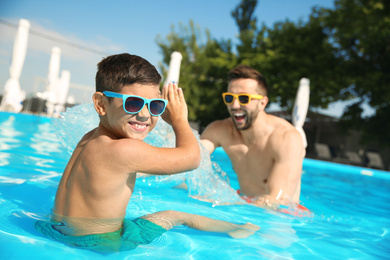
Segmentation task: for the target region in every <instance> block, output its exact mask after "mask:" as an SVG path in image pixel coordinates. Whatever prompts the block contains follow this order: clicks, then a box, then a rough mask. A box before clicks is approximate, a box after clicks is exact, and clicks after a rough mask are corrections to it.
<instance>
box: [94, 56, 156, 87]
mask: <svg viewBox="0 0 390 260" xmlns="http://www.w3.org/2000/svg"><path fill="white" fill-rule="evenodd" d="M160 81H161V75H160V74H159V73H158V72H157V70H156V68H155V67H154V66H153V65H152V64H150V63H149V62H148V61H147V60H145V59H144V58H142V57H140V56H137V55H131V54H128V53H122V54H117V55H112V56H108V57H106V58H104V59H103V60H102V61H101V62H99V63H98V71H97V73H96V78H95V84H96V91H97V92H103V91H106V90H108V91H113V92H120V91H121V89H122V87H123V86H125V85H131V84H135V83H138V84H142V85H146V84H152V85H153V84H154V85H159V84H160Z"/></svg>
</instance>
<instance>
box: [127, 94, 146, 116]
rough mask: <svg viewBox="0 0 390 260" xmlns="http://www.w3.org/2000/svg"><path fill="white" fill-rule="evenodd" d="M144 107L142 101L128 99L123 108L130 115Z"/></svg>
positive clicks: (134, 98) (135, 98) (133, 98)
mask: <svg viewBox="0 0 390 260" xmlns="http://www.w3.org/2000/svg"><path fill="white" fill-rule="evenodd" d="M143 106H144V101H143V100H142V99H140V98H137V97H128V98H127V99H126V103H125V108H126V110H127V111H128V112H130V113H137V112H139V111H140V110H141V108H142V107H143Z"/></svg>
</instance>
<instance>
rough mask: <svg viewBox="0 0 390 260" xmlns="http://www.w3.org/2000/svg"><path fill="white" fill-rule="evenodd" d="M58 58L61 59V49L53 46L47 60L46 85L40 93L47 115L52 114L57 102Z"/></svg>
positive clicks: (58, 81) (58, 82)
mask: <svg viewBox="0 0 390 260" xmlns="http://www.w3.org/2000/svg"><path fill="white" fill-rule="evenodd" d="M60 60H61V49H60V48H58V47H53V48H52V49H51V56H50V62H49V72H48V74H47V85H46V90H45V92H44V93H43V94H41V95H40V97H42V98H43V99H46V101H47V102H46V108H47V114H48V116H52V115H53V114H54V109H55V108H54V106H55V104H56V103H57V88H58V85H59V84H60V80H59V73H60Z"/></svg>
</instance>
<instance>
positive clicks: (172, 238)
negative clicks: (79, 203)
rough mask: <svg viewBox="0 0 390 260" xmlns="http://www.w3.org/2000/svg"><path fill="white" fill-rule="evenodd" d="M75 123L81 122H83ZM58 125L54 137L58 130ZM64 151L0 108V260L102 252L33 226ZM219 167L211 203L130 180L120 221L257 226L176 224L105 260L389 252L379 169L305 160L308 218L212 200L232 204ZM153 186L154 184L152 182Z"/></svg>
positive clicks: (219, 154)
mask: <svg viewBox="0 0 390 260" xmlns="http://www.w3.org/2000/svg"><path fill="white" fill-rule="evenodd" d="M83 120H84V123H83V124H84V125H87V124H89V122H85V119H83ZM91 124H93V122H91ZM61 127H62V126H60V128H61ZM69 127H71V128H70V130H69V131H70V133H73V137H74V139H77V138H76V137H77V136H78V135H79V133H76V132H72V131H76V130H77V129H75V128H74V126H73V128H72V126H70V125H69ZM57 130H58V126H57ZM67 131H68V130H66V131H65V133H64V136H68V134H69V132H68V133H67V134H66V132H67ZM73 137H72V136H68V137H67V138H68V139H66V141H67V143H68V146H71V144H72V142H73V141H72V138H73ZM76 142H77V141H76ZM69 157H70V153H69V151H68V149H67V148H66V147H64V146H63V144H62V143H61V140H60V138H59V137H58V133H57V134H56V133H55V131H54V130H53V122H52V121H51V119H49V118H46V117H39V116H34V115H24V114H12V113H5V112H0V166H1V167H0V257H1V258H2V259H20V258H39V259H69V258H70V259H90V258H93V259H99V258H103V257H104V258H105V257H106V256H105V255H101V254H98V253H95V252H91V251H87V250H82V249H77V248H73V247H69V246H66V245H64V244H62V243H60V242H57V241H53V240H50V239H48V238H46V237H43V236H42V235H41V234H39V233H38V232H37V231H36V230H35V229H34V226H33V223H34V221H35V220H36V219H45V218H47V216H48V214H49V213H50V210H51V207H52V204H53V200H54V196H55V192H56V188H57V184H58V182H59V180H60V177H61V173H62V171H63V169H64V167H65V165H66V163H67V160H68V159H69ZM213 160H214V161H215V162H217V163H218V164H219V166H220V167H221V168H222V170H223V172H226V174H227V176H228V177H229V180H230V184H231V185H232V186H233V187H234V188H237V187H238V183H237V179H236V178H235V176H234V173H233V171H232V168H231V164H230V162H229V160H228V158H227V156H226V154H225V153H224V152H223V151H222V150H217V151H216V152H215V153H214V154H213ZM214 167H216V166H215V165H214ZM223 172H221V174H220V175H221V176H220V177H218V178H217V179H216V180H214V179H212V180H211V182H212V183H213V182H215V183H217V186H218V185H220V186H219V188H221V187H222V188H221V190H223V192H222V193H218V194H217V195H215V196H216V198H213V201H214V202H213V203H210V202H207V201H201V200H198V199H194V198H193V197H197V196H198V195H199V198H201V199H202V198H205V197H204V196H205V195H204V194H205V193H207V192H209V191H206V192H204V191H201V192H199V194H197V189H198V190H200V189H201V188H200V186H201V184H196V183H194V184H192V185H193V186H194V187H195V188H194V190H192V191H190V192H191V196H193V197H189V196H188V193H187V192H186V191H184V190H178V189H173V188H171V185H165V184H167V183H168V184H169V183H172V182H175V181H180V180H173V181H172V180H170V181H168V182H167V181H165V180H158V179H152V180H149V181H148V180H146V182H145V179H139V180H137V184H136V188H135V192H134V195H133V197H132V200H131V202H130V204H129V207H128V210H127V217H128V218H133V217H137V216H140V215H144V214H146V213H150V212H155V211H159V210H166V209H173V210H181V211H186V212H192V213H197V214H201V215H205V216H208V217H213V218H217V219H221V220H226V221H231V222H236V223H241V222H248V221H249V222H252V223H254V224H257V225H259V226H261V228H262V229H261V230H260V231H259V232H257V233H256V234H255V235H253V236H251V237H249V238H247V239H243V240H234V239H231V238H228V237H226V236H224V235H216V234H215V233H205V232H200V231H196V230H191V229H187V228H185V227H178V228H175V229H173V230H171V231H169V232H167V233H165V234H164V235H163V236H162V237H160V238H158V239H156V240H155V241H154V242H153V243H152V244H149V245H145V246H140V247H138V248H137V249H135V250H133V251H127V252H118V253H113V254H110V255H109V256H110V259H127V258H128V259H155V258H157V259H271V258H272V259H347V258H349V259H388V258H389V257H390V239H389V230H390V219H389V215H390V198H389V191H390V175H389V173H388V172H384V171H378V170H371V169H363V168H359V167H353V166H346V165H341V164H334V163H327V162H321V161H316V160H309V159H305V161H304V171H303V176H302V193H301V200H302V204H303V205H305V206H306V207H308V208H309V209H311V210H312V211H313V212H314V216H313V217H311V218H297V217H292V216H290V215H286V214H282V213H278V212H274V211H271V210H266V209H262V208H257V207H254V206H251V205H248V204H240V205H222V204H224V201H232V200H233V201H235V200H236V198H233V197H229V198H227V197H228V196H233V195H232V194H233V193H231V190H233V189H231V190H230V189H229V188H228V187H225V186H223V183H224V180H225V179H226V176H225V175H224V174H223ZM195 175H196V174H195ZM197 178H201V177H197ZM159 181H160V182H159ZM192 181H193V182H197V181H198V180H196V179H195V180H192ZM206 181H209V180H208V179H207V180H206ZM159 183H160V184H164V185H160V186H159V185H158V184H159ZM197 185H198V186H197ZM221 185H222V186H221ZM157 186H159V187H157ZM202 192H203V193H202ZM205 200H208V198H206V199H205Z"/></svg>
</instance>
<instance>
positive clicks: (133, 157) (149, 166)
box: [105, 83, 200, 175]
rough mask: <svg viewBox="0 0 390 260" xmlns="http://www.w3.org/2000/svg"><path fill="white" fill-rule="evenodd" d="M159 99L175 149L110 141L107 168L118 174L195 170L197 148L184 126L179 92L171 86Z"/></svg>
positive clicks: (126, 141) (173, 172)
mask: <svg viewBox="0 0 390 260" xmlns="http://www.w3.org/2000/svg"><path fill="white" fill-rule="evenodd" d="M162 97H163V98H164V99H167V100H168V105H167V107H166V110H165V112H164V116H163V118H164V120H166V121H167V122H168V123H169V124H171V125H172V128H173V131H174V132H175V135H176V147H175V148H159V147H154V146H152V145H149V144H147V143H145V142H143V141H140V140H135V139H130V138H123V139H120V140H117V141H114V143H113V144H112V145H111V146H110V149H112V153H111V155H110V158H109V159H107V158H106V159H107V160H112V161H111V165H115V167H118V168H119V169H118V171H119V172H129V171H130V172H143V173H148V174H159V175H164V174H175V173H180V172H184V171H189V170H193V169H196V168H197V167H198V166H199V164H200V148H199V144H198V142H197V140H196V138H195V135H194V134H193V132H192V130H191V128H190V125H189V123H188V119H187V114H188V112H187V105H186V102H185V99H184V95H183V91H182V90H181V89H178V87H177V86H176V85H175V84H172V83H171V84H169V86H166V87H164V89H163V92H162ZM105 154H107V153H105ZM114 162H115V163H114Z"/></svg>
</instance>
